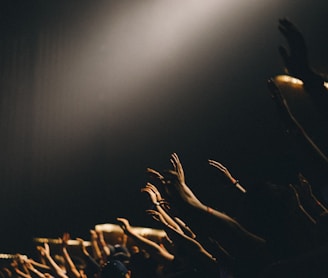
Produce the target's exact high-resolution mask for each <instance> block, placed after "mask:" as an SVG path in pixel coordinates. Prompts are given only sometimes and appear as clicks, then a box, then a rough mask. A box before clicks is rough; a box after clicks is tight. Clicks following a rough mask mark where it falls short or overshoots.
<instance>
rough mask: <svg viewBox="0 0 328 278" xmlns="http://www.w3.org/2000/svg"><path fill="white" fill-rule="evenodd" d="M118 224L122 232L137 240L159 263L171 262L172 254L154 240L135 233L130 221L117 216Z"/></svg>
mask: <svg viewBox="0 0 328 278" xmlns="http://www.w3.org/2000/svg"><path fill="white" fill-rule="evenodd" d="M117 221H118V222H119V225H120V226H121V228H122V230H123V232H124V233H125V234H126V235H128V236H129V237H131V238H132V239H133V240H135V241H136V242H137V244H138V245H140V246H141V247H142V248H144V249H145V250H146V251H147V252H148V253H149V254H150V256H151V257H152V258H153V259H155V260H156V261H158V262H160V263H167V262H171V261H173V259H174V256H173V255H172V254H170V253H169V252H168V251H167V250H165V249H164V248H162V247H161V246H159V245H158V244H157V243H156V242H154V241H152V240H150V239H148V238H146V237H143V236H141V235H139V234H137V233H136V232H135V231H134V230H133V228H132V227H131V226H130V223H129V221H128V220H127V219H125V218H121V217H120V218H117Z"/></svg>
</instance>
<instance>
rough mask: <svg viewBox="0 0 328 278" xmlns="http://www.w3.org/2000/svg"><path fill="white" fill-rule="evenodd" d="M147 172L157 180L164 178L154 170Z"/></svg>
mask: <svg viewBox="0 0 328 278" xmlns="http://www.w3.org/2000/svg"><path fill="white" fill-rule="evenodd" d="M146 171H147V172H148V173H149V174H152V175H154V176H155V177H156V178H159V179H163V178H164V177H163V176H162V175H161V174H160V172H158V171H156V170H154V169H152V168H147V169H146Z"/></svg>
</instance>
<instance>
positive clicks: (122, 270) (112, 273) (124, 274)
mask: <svg viewBox="0 0 328 278" xmlns="http://www.w3.org/2000/svg"><path fill="white" fill-rule="evenodd" d="M100 277H101V278H129V277H130V271H129V270H128V269H127V268H126V266H125V265H124V264H123V263H122V262H120V261H118V260H112V261H108V262H107V263H106V264H105V265H104V266H103V268H102V270H101V273H100Z"/></svg>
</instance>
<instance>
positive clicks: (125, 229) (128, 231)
mask: <svg viewBox="0 0 328 278" xmlns="http://www.w3.org/2000/svg"><path fill="white" fill-rule="evenodd" d="M116 220H117V221H118V222H119V223H118V224H119V225H120V227H121V229H122V230H123V232H124V233H125V234H127V235H129V234H132V233H133V230H132V228H131V226H130V223H129V220H127V219H125V218H122V217H118V218H116Z"/></svg>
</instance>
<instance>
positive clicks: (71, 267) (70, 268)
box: [62, 233, 81, 278]
mask: <svg viewBox="0 0 328 278" xmlns="http://www.w3.org/2000/svg"><path fill="white" fill-rule="evenodd" d="M69 239H70V235H69V233H64V234H63V237H62V252H63V257H64V260H65V263H66V265H67V273H68V276H69V277H75V278H80V276H81V275H80V272H79V271H78V270H77V268H76V266H75V264H74V263H73V261H72V259H71V256H70V255H69V253H68V251H67V243H68V240H69Z"/></svg>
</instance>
